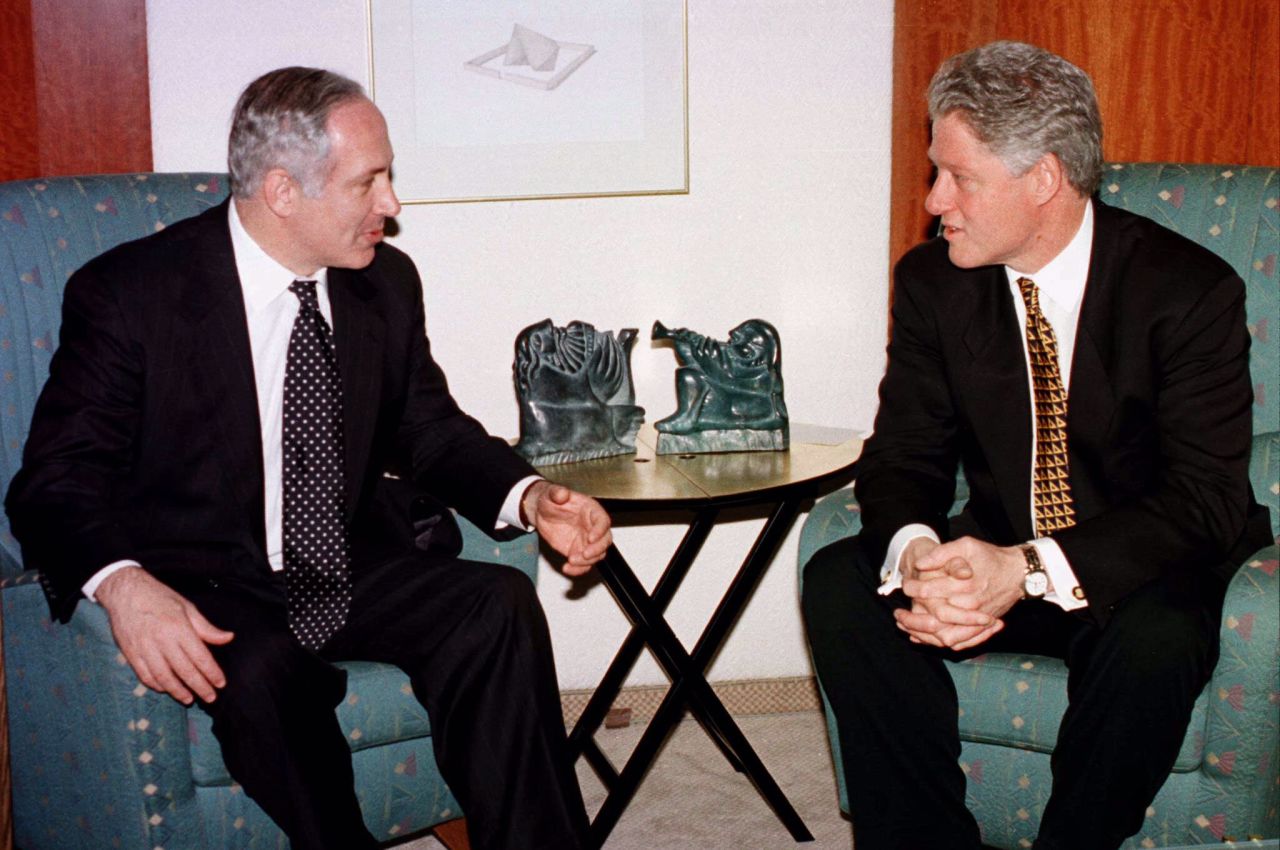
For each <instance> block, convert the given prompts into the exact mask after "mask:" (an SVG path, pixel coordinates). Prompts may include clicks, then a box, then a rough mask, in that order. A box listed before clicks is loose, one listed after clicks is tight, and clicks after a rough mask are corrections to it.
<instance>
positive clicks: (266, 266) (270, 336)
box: [82, 203, 539, 601]
mask: <svg viewBox="0 0 1280 850" xmlns="http://www.w3.org/2000/svg"><path fill="white" fill-rule="evenodd" d="M228 210H229V212H228V214H227V220H228V223H229V225H230V228H231V247H232V249H233V250H234V252H235V260H236V273H237V274H238V275H239V276H240V287H241V290H242V292H243V294H244V309H245V319H246V320H247V322H248V326H249V348H250V351H251V352H252V355H253V374H254V380H255V383H256V385H257V391H258V421H259V422H260V424H261V427H262V463H263V476H262V483H263V496H264V502H265V504H266V527H267V562H268V563H269V564H270V566H271V569H272V571H274V572H279V571H280V570H283V569H284V533H283V511H284V491H283V485H282V469H283V465H284V444H283V434H284V371H285V365H286V362H287V360H288V355H289V336H290V334H292V332H293V323H294V319H296V318H297V316H298V310H299V308H300V304H299V301H298V297H297V296H296V295H294V294H293V293H292V292H290V291H289V285H290V284H292V283H293V282H294V280H297V279H298V276H297V275H295V274H294V273H293V272H291V271H289V270H288V269H287V268H285V267H284V266H282V265H280V263H278V262H276V261H275V260H274V259H273V258H272V257H271V256H270V255H269V254H267V252H266V251H264V250H262V248H261V246H259V245H258V243H257V242H255V241H254V240H253V237H252V236H250V235H249V233H248V231H246V230H245V229H244V224H243V223H242V222H241V221H240V215H239V213H237V211H236V205H235V204H234V203H231V204H229V205H228ZM306 279H308V280H314V281H315V282H316V298H317V299H318V300H319V302H320V313H321V314H322V315H323V316H324V319H325V321H326V322H328V323H329V327H330V328H332V327H333V308H332V307H331V306H330V304H329V270H328V269H320V270H319V271H317V272H316V273H315V274H313V275H310V276H309V277H308V278H306ZM537 480H539V476H536V475H535V476H529V477H527V478H524V479H522V480H520V481H518V482H517V483H516V485H515V487H513V488H512V489H511V492H510V493H508V494H507V498H506V500H505V501H504V502H503V504H502V508H501V510H500V511H499V513H498V522H497V524H496V526H495V528H496V529H501V528H505V527H506V526H508V525H518V526H521V527H522V528H524V529H525V530H526V531H529V530H531V529H529V528H528V527H527V526H525V525H523V523H522V522H521V520H520V498H521V497H522V496H523V495H524V491H525V490H526V489H527V488H528V486H529V485H530V484H532V483H533V482H534V481H537ZM136 566H141V564H139V563H138V562H137V561H132V560H124V561H116V562H114V563H112V564H108V565H107V566H106V567H103V568H102V569H101V570H99V571H98V572H96V573H94V574H93V576H92V577H90V579H89V580H88V581H87V582H85V584H84V587H83V588H82V589H83V590H84V594H85V596H87V597H88V598H89V599H93V600H94V601H97V600H96V599H95V597H94V593H95V592H96V591H97V589H98V586H99V585H101V584H102V582H103V580H104V579H106V577H107V576H109V575H111V574H112V573H113V572H115V571H116V570H118V569H121V568H123V567H136Z"/></svg>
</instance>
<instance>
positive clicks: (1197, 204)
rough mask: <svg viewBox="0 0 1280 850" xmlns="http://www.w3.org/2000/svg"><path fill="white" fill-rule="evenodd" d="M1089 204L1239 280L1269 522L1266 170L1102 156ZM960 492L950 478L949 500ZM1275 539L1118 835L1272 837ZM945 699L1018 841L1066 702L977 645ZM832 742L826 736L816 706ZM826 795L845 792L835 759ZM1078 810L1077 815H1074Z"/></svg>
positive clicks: (1257, 457) (975, 776) (1245, 578)
mask: <svg viewBox="0 0 1280 850" xmlns="http://www.w3.org/2000/svg"><path fill="white" fill-rule="evenodd" d="M1100 194H1101V197H1102V200H1103V202H1105V203H1108V204H1112V205H1114V206H1118V207H1123V208H1124V209H1127V210H1130V211H1132V212H1136V213H1139V214H1141V215H1145V216H1148V217H1149V218H1152V219H1155V220H1156V221H1158V222H1160V223H1161V224H1163V225H1165V226H1166V227H1169V228H1171V229H1173V230H1176V231H1178V232H1179V233H1182V234H1183V235H1185V236H1187V237H1189V238H1191V239H1194V240H1195V241H1197V242H1199V243H1201V244H1202V245H1205V246H1207V247H1209V248H1210V249H1212V250H1214V251H1216V252H1217V253H1218V254H1219V255H1221V256H1222V257H1223V258H1225V259H1226V260H1227V261H1228V262H1230V263H1231V264H1232V265H1233V266H1235V268H1236V271H1237V272H1238V273H1239V274H1240V276H1241V277H1242V278H1243V279H1244V280H1245V283H1246V288H1247V299H1248V300H1247V311H1248V324H1249V333H1250V334H1251V335H1252V337H1253V346H1252V350H1251V354H1250V369H1251V372H1252V375H1253V380H1254V407H1253V434H1254V437H1253V454H1252V458H1251V461H1250V467H1249V476H1250V479H1251V481H1252V482H1253V489H1254V493H1255V495H1256V497H1257V499H1258V501H1260V502H1261V503H1262V504H1264V505H1265V506H1267V508H1268V509H1269V510H1270V511H1271V520H1272V530H1273V532H1275V533H1277V534H1280V339H1278V336H1280V275H1278V274H1277V271H1278V270H1277V260H1278V258H1277V254H1280V209H1277V207H1278V206H1280V202H1278V200H1280V170H1277V169H1275V168H1255V167H1249V166H1215V165H1173V164H1162V163H1130V164H1123V163H1121V164H1113V165H1109V166H1108V167H1107V171H1106V175H1105V177H1104V178H1103V181H1102V188H1101V190H1100ZM966 499H967V490H966V488H965V486H964V482H963V480H961V481H959V482H958V486H957V493H956V500H957V501H956V510H957V511H958V510H959V507H960V506H961V505H963V503H964V501H965V500H966ZM858 511H859V508H858V504H857V502H856V501H855V500H854V498H853V491H852V490H841V491H839V492H837V493H833V494H831V495H830V496H828V497H826V498H825V499H823V500H822V501H820V502H819V503H818V504H817V505H816V506H815V507H814V509H813V511H812V512H811V513H810V514H809V517H808V519H807V520H806V522H805V524H804V528H803V531H802V534H801V540H800V556H799V562H800V568H801V573H802V578H803V570H804V565H805V564H806V563H807V562H808V560H809V558H810V557H811V556H812V555H813V553H814V552H816V551H817V550H818V549H820V548H822V547H823V546H826V545H827V544H829V543H831V542H833V541H835V540H838V539H840V538H842V537H847V536H851V535H854V534H856V533H857V532H858V531H859V529H860V528H861V526H862V523H861V520H860V518H859V515H858ZM1278 558H1280V554H1278V552H1277V547H1276V546H1275V545H1272V546H1269V547H1267V548H1265V549H1263V550H1261V551H1260V552H1258V553H1256V554H1255V555H1254V556H1253V557H1252V558H1250V559H1249V560H1247V561H1246V562H1245V563H1244V564H1242V565H1241V567H1240V571H1239V572H1238V573H1237V574H1236V576H1235V579H1234V580H1233V581H1232V583H1231V586H1230V589H1229V590H1228V593H1227V599H1226V603H1225V607H1224V611H1223V619H1222V651H1221V658H1220V660H1219V662H1218V666H1217V669H1216V670H1215V671H1214V675H1213V679H1212V680H1211V681H1210V682H1209V684H1208V686H1207V687H1206V688H1205V690H1204V692H1203V693H1202V694H1201V695H1200V698H1199V700H1198V701H1197V703H1196V706H1195V711H1194V713H1193V715H1192V718H1191V724H1190V728H1189V729H1188V731H1187V737H1186V739H1185V741H1184V742H1183V745H1182V750H1181V752H1180V753H1179V756H1178V760H1177V763H1176V764H1175V765H1174V769H1173V774H1172V775H1171V776H1170V777H1169V779H1168V781H1167V782H1166V783H1165V785H1164V787H1163V788H1162V789H1161V790H1160V793H1159V794H1158V795H1157V796H1156V799H1155V801H1154V802H1153V803H1152V804H1151V806H1150V807H1149V808H1148V810H1147V818H1146V821H1145V823H1144V824H1143V827H1142V830H1141V831H1140V832H1139V833H1138V834H1137V835H1135V836H1133V837H1132V838H1130V839H1129V840H1128V841H1127V842H1126V843H1125V844H1124V845H1123V846H1124V848H1126V850H1129V848H1133V850H1139V848H1148V847H1171V846H1175V845H1178V846H1181V845H1201V844H1219V843H1220V842H1222V841H1225V840H1236V841H1239V840H1243V839H1247V838H1259V837H1261V838H1276V837H1280V814H1278V811H1277V809H1278V807H1280V724H1278V721H1280V575H1277V572H1278V567H1280V564H1278V560H1277V559H1278ZM949 667H950V672H951V675H952V679H953V680H954V681H955V685H956V691H957V693H958V695H959V698H960V737H961V743H962V749H961V756H960V760H961V767H962V768H963V770H964V772H965V774H966V775H967V779H968V782H967V794H966V797H967V800H966V802H967V803H968V806H969V809H970V810H971V811H972V812H973V813H974V815H975V817H976V818H977V820H978V823H979V825H980V827H981V829H982V835H983V841H985V842H986V843H987V844H989V845H991V846H994V847H1001V848H1008V850H1013V848H1023V847H1030V846H1031V842H1032V840H1033V839H1034V838H1035V835H1036V832H1037V830H1038V827H1039V822H1040V815H1041V813H1042V812H1043V810H1044V804H1045V801H1046V800H1047V798H1048V795H1049V786H1050V781H1051V780H1050V773H1049V753H1050V752H1051V751H1052V749H1053V745H1054V742H1055V739H1056V738H1057V734H1058V724H1059V722H1060V720H1061V717H1062V712H1063V709H1064V708H1065V707H1066V699H1067V697H1066V678H1067V673H1066V667H1065V665H1064V664H1063V663H1062V662H1061V661H1059V660H1057V659H1049V658H1043V657H1040V656H1034V655H1011V654H1000V653H990V654H987V655H983V656H980V657H978V658H975V659H972V660H970V661H965V662H962V663H958V664H950V665H949ZM827 727H828V733H829V735H830V739H831V747H832V750H833V752H835V753H839V750H840V741H839V737H838V735H837V733H836V729H835V725H834V722H833V720H832V717H831V714H830V711H829V710H828V713H827ZM835 765H836V774H837V779H838V783H839V790H840V805H841V808H842V809H844V811H846V812H847V811H848V810H849V807H848V797H847V792H846V789H845V783H844V777H843V776H842V775H841V768H840V759H839V758H838V757H837V758H836V759H835ZM1081 815H1082V816H1085V817H1087V816H1088V813H1081Z"/></svg>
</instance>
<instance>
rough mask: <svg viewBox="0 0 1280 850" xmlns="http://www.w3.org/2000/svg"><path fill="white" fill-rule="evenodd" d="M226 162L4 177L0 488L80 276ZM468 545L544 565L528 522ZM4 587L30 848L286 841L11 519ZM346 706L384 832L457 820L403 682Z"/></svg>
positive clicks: (200, 195)
mask: <svg viewBox="0 0 1280 850" xmlns="http://www.w3.org/2000/svg"><path fill="white" fill-rule="evenodd" d="M226 195H227V181H226V177H225V175H221V174H136V175H111V176H103V177H81V178H74V177H65V178H63V177H60V178H51V179H48V180H26V181H17V182H11V183H0V493H2V492H4V491H5V490H7V489H8V486H9V481H10V479H11V478H12V477H13V475H14V474H15V473H16V472H17V470H18V468H19V465H20V463H21V458H22V446H23V443H24V441H25V440H26V436H27V431H28V428H29V426H30V421H31V413H32V408H33V407H34V405H35V400H36V396H37V394H38V393H39V392H40V387H41V385H42V384H43V383H44V380H45V378H46V377H47V375H48V366H49V358H50V355H51V354H52V353H53V349H54V347H55V346H56V345H57V340H58V327H59V322H60V320H61V307H60V305H61V300H62V291H63V287H64V285H65V284H66V281H67V278H68V277H69V276H70V274H71V273H72V272H73V271H75V270H76V269H77V268H79V267H80V266H81V265H83V264H84V263H85V262H86V261H88V260H89V259H91V258H92V257H94V256H96V255H98V254H100V253H102V252H103V251H105V250H107V249H108V248H111V247H112V246H114V245H116V244H118V243H121V242H124V241H127V240H130V239H136V238H138V237H140V236H145V235H147V234H148V233H151V232H153V231H155V230H158V229H160V228H163V227H164V226H165V225H167V224H171V223H173V222H174V221H177V220H179V219H182V218H186V217H188V216H191V215H195V214H196V213H198V212H201V211H202V210H204V209H206V208H208V207H210V206H213V205H215V204H217V203H219V202H220V201H221V200H222V199H223V198H224V197H226ZM459 525H461V526H462V529H463V537H464V539H465V548H464V556H465V557H469V558H474V559H477V560H486V561H492V562H497V563H505V564H509V565H511V566H513V567H515V568H518V569H520V570H522V571H523V572H525V573H526V574H527V575H528V576H529V578H530V579H531V580H533V579H534V578H535V576H536V570H537V563H538V549H537V545H536V543H535V541H534V538H533V536H532V535H525V536H524V537H521V538H517V539H515V540H511V541H507V542H505V543H496V542H494V541H493V540H491V539H489V538H488V537H487V536H485V535H484V534H482V533H481V532H479V531H478V530H476V529H475V528H474V527H473V526H471V525H469V524H468V523H467V522H466V521H465V520H462V519H461V518H459ZM0 598H2V599H3V606H4V617H3V624H4V663H5V673H6V679H7V685H8V689H7V693H8V705H9V724H10V729H9V740H10V750H11V757H12V769H13V798H14V830H15V834H16V841H17V846H19V847H21V848H23V850H40V848H49V850H68V848H77V850H90V848H148V850H151V848H154V849H155V850H160V848H164V850H196V848H268V847H271V848H283V847H287V846H288V841H287V840H286V839H285V838H284V836H283V834H282V833H281V832H280V831H279V830H278V829H277V828H276V827H275V825H274V824H273V823H272V822H271V820H270V819H269V818H268V817H267V816H266V814H265V813H263V811H262V810H261V809H260V808H258V806H257V805H256V804H255V803H254V802H253V801H252V800H249V799H248V798H247V797H246V796H245V795H244V793H243V792H242V791H241V789H240V788H239V786H237V785H235V784H234V783H232V781H231V779H230V777H229V776H228V775H227V769H226V766H225V765H224V764H223V761H222V756H221V752H220V750H219V747H218V743H217V741H216V740H215V739H214V738H213V734H212V731H211V724H210V721H209V718H208V716H207V715H206V714H205V713H204V712H203V711H200V710H199V709H192V710H188V709H186V708H183V707H182V706H181V705H179V704H178V703H176V702H174V701H173V700H171V699H170V698H169V697H167V696H162V695H159V694H156V693H154V692H152V691H149V690H148V689H147V688H145V687H143V686H142V685H141V684H139V683H138V680H137V678H136V677H135V676H134V675H133V671H132V669H131V668H130V667H129V666H128V664H126V663H125V661H124V658H123V656H121V655H120V653H119V650H117V648H116V646H115V643H114V641H113V640H112V637H111V630H110V627H109V625H108V623H107V618H106V616H105V614H104V613H103V612H102V610H101V609H100V608H98V607H97V606H96V605H92V604H89V603H82V604H81V605H80V606H79V607H78V609H77V611H76V615H75V617H74V618H73V619H72V621H71V623H70V624H68V625H65V626H63V625H58V624H55V623H52V622H51V621H50V618H49V610H48V607H47V606H46V604H45V601H44V596H43V593H42V592H41V590H40V586H39V584H38V578H37V576H36V574H35V573H34V572H32V571H24V570H23V566H22V555H21V552H20V550H19V547H18V545H17V542H16V541H15V540H14V538H13V536H12V535H11V534H10V533H9V525H8V521H7V520H6V519H4V518H3V517H2V516H0ZM343 666H345V667H346V668H347V670H348V691H347V698H346V700H345V701H344V702H343V703H342V705H341V706H340V707H339V709H338V714H339V718H340V720H341V722H342V726H343V729H344V730H345V731H346V732H347V737H348V741H349V742H350V744H351V749H352V751H353V760H354V765H355V774H356V784H357V792H358V794H359V798H360V804H361V807H362V809H363V812H364V818H365V822H366V823H367V824H368V826H369V829H370V831H372V832H373V834H374V835H375V836H377V837H378V838H380V839H382V840H391V839H395V838H398V837H400V836H404V835H407V834H410V833H414V832H418V831H420V830H423V829H425V828H427V827H430V826H434V825H436V824H438V823H441V822H443V821H447V820H451V819H453V818H456V817H459V816H460V815H461V812H460V811H459V807H458V803H457V801H456V800H455V799H454V798H453V795H452V794H451V793H450V791H449V789H448V787H447V786H446V785H445V783H444V780H443V779H441V777H440V773H439V770H438V769H437V767H436V761H435V755H434V753H433V751H432V747H431V727H430V724H429V723H428V720H427V716H426V712H425V711H423V709H422V707H421V706H420V705H419V704H418V701H417V700H416V699H414V697H413V694H412V691H411V690H410V687H409V681H408V679H407V678H406V677H405V676H404V675H403V674H402V673H400V671H399V670H397V669H395V668H393V667H388V666H386V665H382V664H373V663H352V664H346V665H343Z"/></svg>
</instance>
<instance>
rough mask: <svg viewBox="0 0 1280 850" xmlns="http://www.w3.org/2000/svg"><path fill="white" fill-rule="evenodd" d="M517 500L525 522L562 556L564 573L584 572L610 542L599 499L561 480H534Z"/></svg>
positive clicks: (610, 532)
mask: <svg viewBox="0 0 1280 850" xmlns="http://www.w3.org/2000/svg"><path fill="white" fill-rule="evenodd" d="M521 504H522V506H523V507H524V516H525V519H527V520H528V522H529V525H531V526H533V529H534V530H535V531H537V532H538V534H539V535H541V537H542V539H543V540H545V541H547V543H549V544H550V545H551V548H553V549H555V550H556V551H557V552H559V553H560V554H561V555H564V556H565V559H566V560H565V564H564V572H565V574H566V575H570V576H580V575H582V574H584V573H586V572H587V571H588V570H590V569H591V567H592V566H594V565H595V564H596V562H597V561H599V560H600V559H601V558H603V557H604V554H605V552H607V551H608V549H609V546H610V544H611V543H613V532H612V531H611V530H610V526H611V523H610V520H609V515H608V514H607V513H605V510H604V508H603V507H601V505H600V503H599V502H597V501H596V500H595V499H593V498H591V497H590V496H586V495H583V494H582V493H578V492H576V491H574V490H570V489H569V488H568V487H565V486H564V485H562V484H552V483H551V482H550V481H535V482H534V483H533V484H530V485H529V489H528V490H526V491H525V494H524V498H523V499H522V500H521Z"/></svg>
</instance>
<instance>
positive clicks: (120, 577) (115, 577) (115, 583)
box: [93, 564, 146, 609]
mask: <svg viewBox="0 0 1280 850" xmlns="http://www.w3.org/2000/svg"><path fill="white" fill-rule="evenodd" d="M144 575H146V570H144V569H143V568H142V566H141V565H140V564H124V565H122V566H120V567H119V568H118V569H116V570H115V571H114V572H112V573H111V575H109V576H107V577H106V578H104V579H103V580H102V583H101V584H99V585H98V587H97V589H96V590H95V592H94V595H93V599H94V601H95V602H97V603H98V604H99V605H101V606H102V607H103V608H107V609H110V608H111V604H112V602H113V601H114V600H115V599H116V598H117V597H118V595H119V594H120V592H121V591H125V590H127V588H128V587H129V586H130V585H132V584H133V583H134V582H135V581H137V580H138V579H140V578H141V577H142V576H144Z"/></svg>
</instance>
